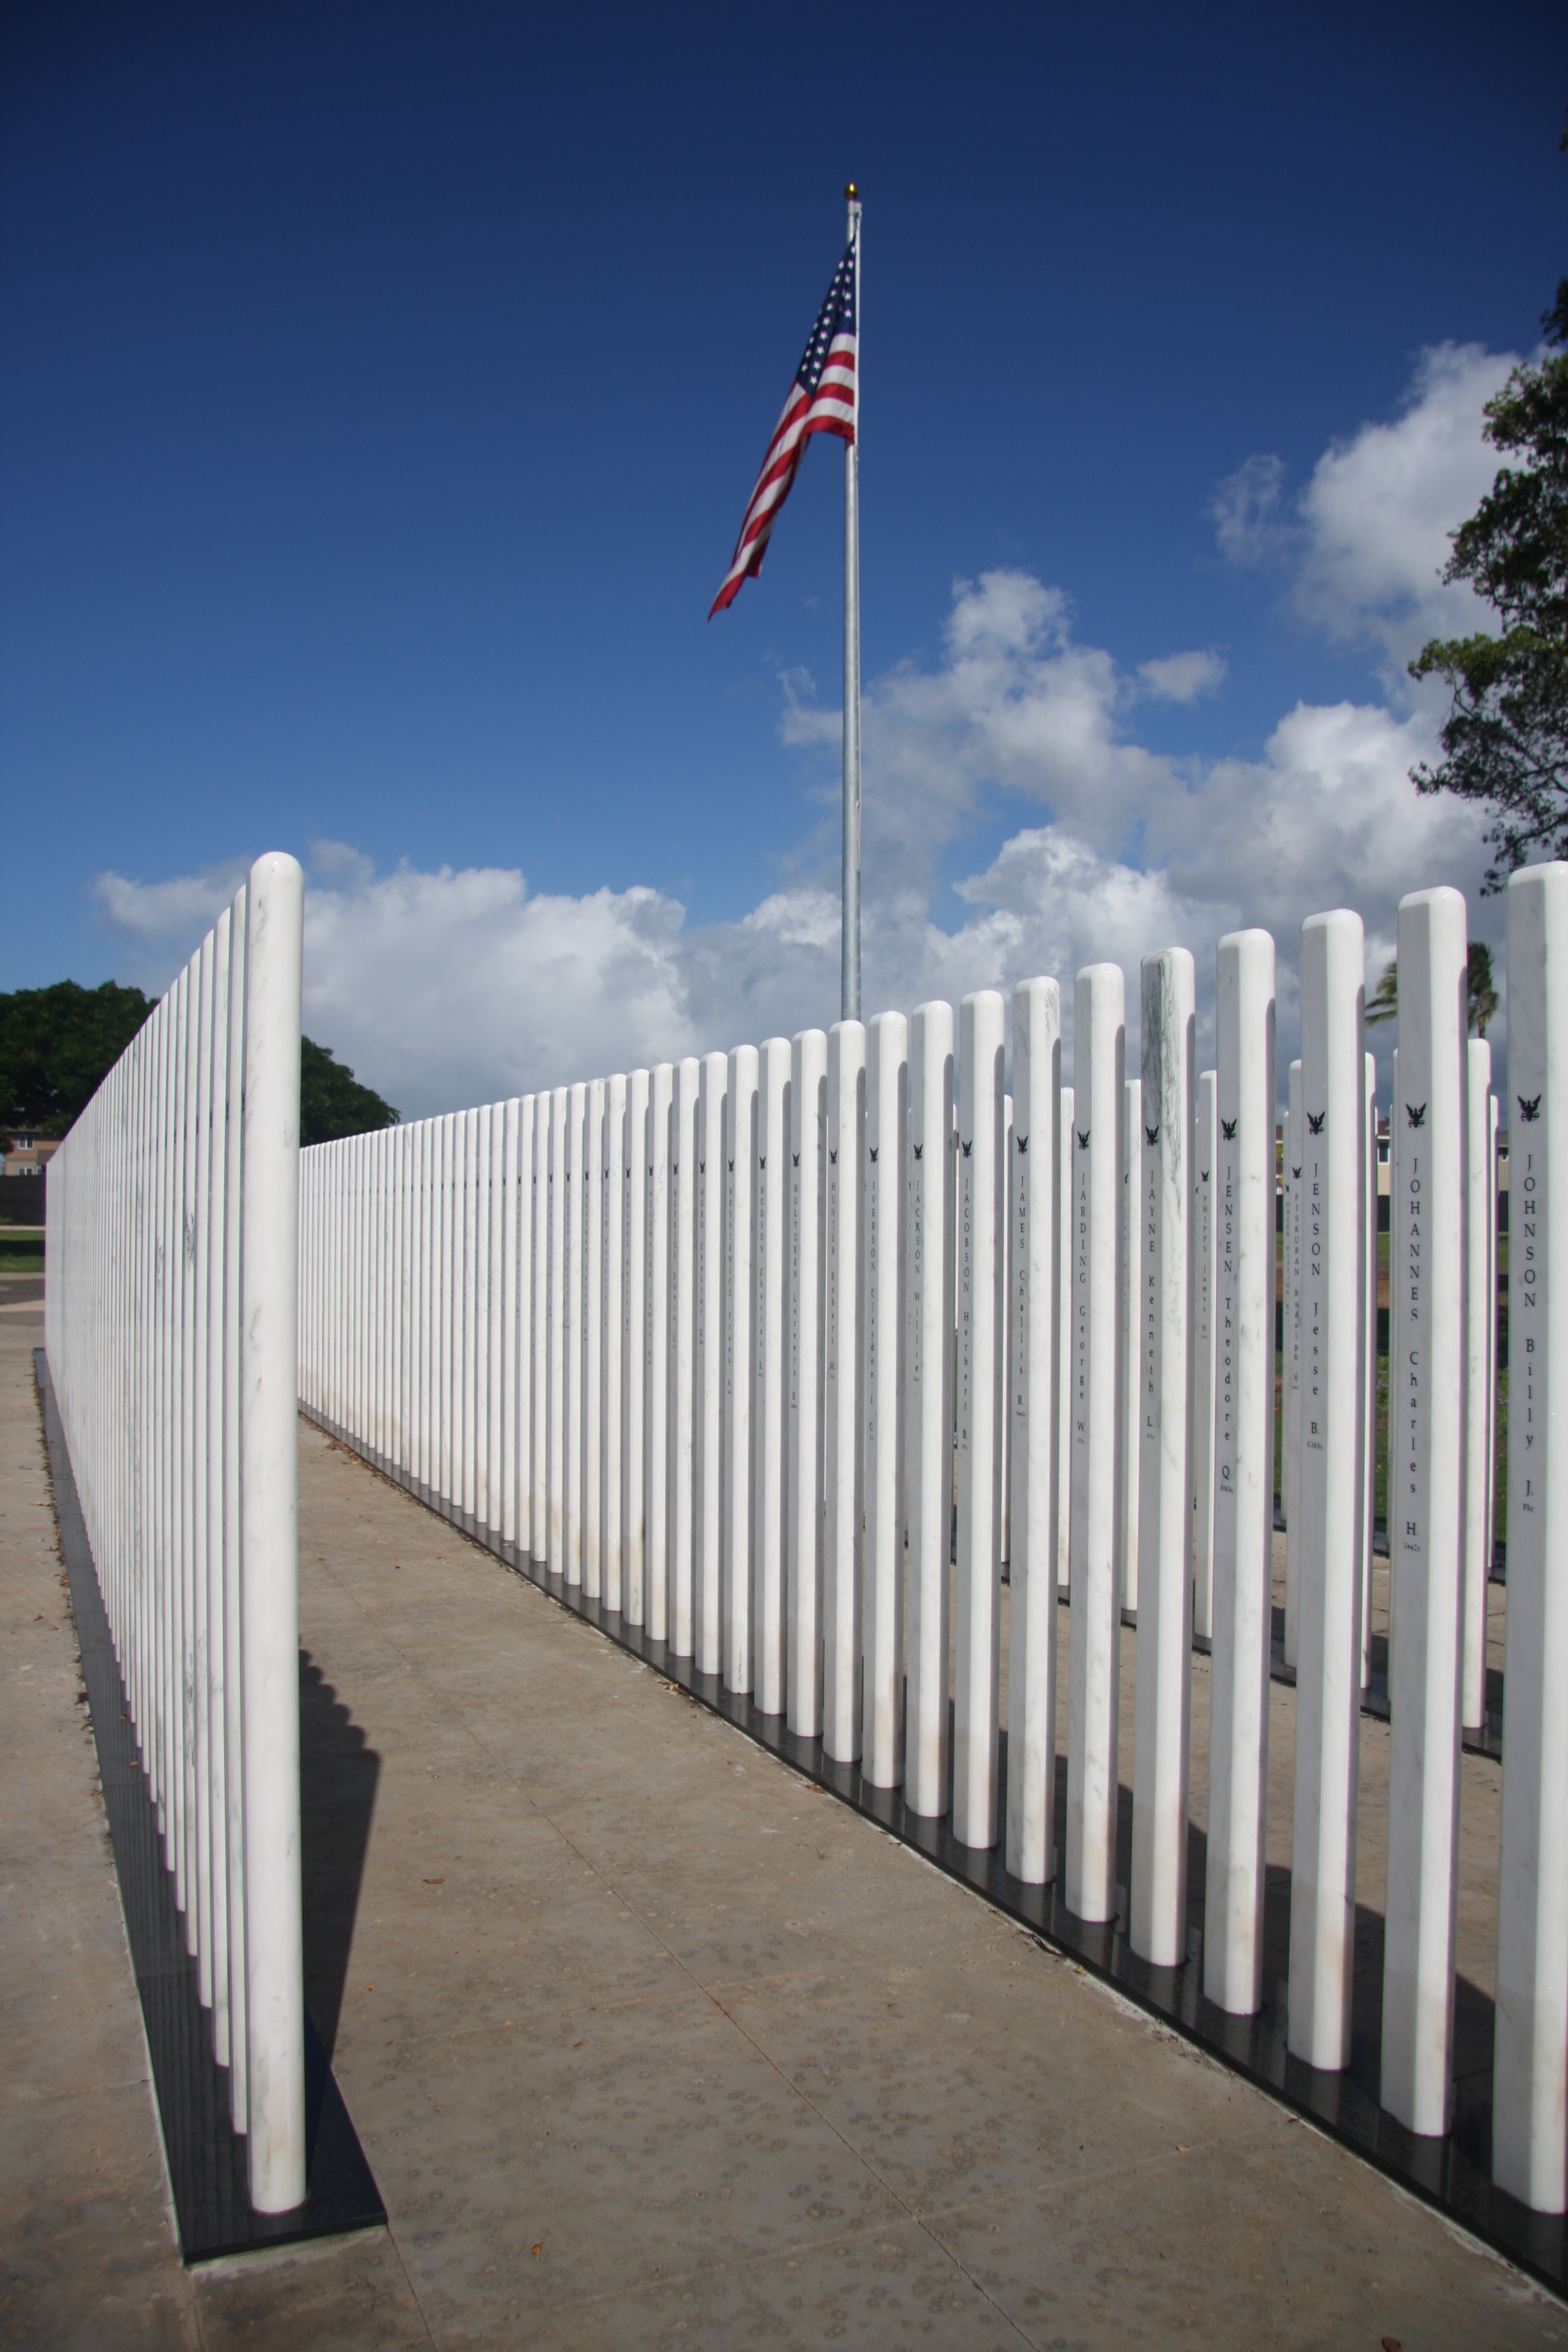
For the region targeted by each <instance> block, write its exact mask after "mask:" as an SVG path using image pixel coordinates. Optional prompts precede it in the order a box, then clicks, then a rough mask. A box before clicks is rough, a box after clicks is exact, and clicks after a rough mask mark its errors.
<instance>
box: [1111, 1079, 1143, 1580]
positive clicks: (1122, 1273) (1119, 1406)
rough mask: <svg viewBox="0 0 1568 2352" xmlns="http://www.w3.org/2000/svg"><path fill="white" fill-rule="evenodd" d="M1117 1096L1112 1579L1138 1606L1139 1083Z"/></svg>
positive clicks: (1128, 1083) (1130, 1084)
mask: <svg viewBox="0 0 1568 2352" xmlns="http://www.w3.org/2000/svg"><path fill="white" fill-rule="evenodd" d="M1125 1083H1126V1091H1125V1094H1124V1096H1123V1100H1122V1116H1121V1137H1122V1145H1121V1150H1122V1159H1121V1245H1120V1249H1119V1252H1118V1259H1117V1265H1118V1284H1119V1287H1118V1291H1117V1298H1118V1301H1119V1328H1118V1349H1119V1353H1118V1358H1117V1364H1118V1370H1117V1391H1116V1465H1117V1467H1116V1477H1117V1486H1116V1580H1117V1587H1118V1590H1119V1591H1120V1593H1121V1606H1122V1608H1123V1609H1126V1610H1128V1611H1130V1612H1131V1613H1132V1614H1133V1615H1136V1614H1137V1610H1138V1457H1139V1454H1140V1451H1141V1449H1140V1446H1139V1444H1138V1296H1137V1294H1138V1215H1137V1193H1138V1183H1139V1156H1138V1154H1139V1141H1140V1138H1141V1136H1142V1127H1141V1126H1140V1124H1139V1121H1140V1119H1141V1118H1142V1110H1141V1108H1140V1101H1141V1097H1142V1084H1141V1082H1140V1080H1138V1079H1137V1078H1129V1079H1127V1080H1126V1082H1125Z"/></svg>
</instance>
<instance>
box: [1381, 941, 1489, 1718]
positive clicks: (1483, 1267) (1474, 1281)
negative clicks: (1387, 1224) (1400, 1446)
mask: <svg viewBox="0 0 1568 2352" xmlns="http://www.w3.org/2000/svg"><path fill="white" fill-rule="evenodd" d="M1467 955H1468V947H1467ZM1467 998H1468V982H1467ZM1491 1088H1492V1049H1491V1047H1490V1046H1489V1045H1488V1044H1487V1041H1486V1039H1485V1038H1484V1037H1471V1038H1470V1039H1469V1040H1468V1045H1467V1048H1466V1058H1465V1543H1464V1569H1463V1577H1462V1582H1463V1592H1464V1599H1463V1603H1462V1612H1461V1632H1460V1658H1461V1663H1460V1669H1459V1720H1460V1722H1461V1723H1462V1724H1463V1725H1464V1727H1465V1728H1466V1730H1467V1731H1471V1730H1473V1731H1479V1729H1480V1727H1481V1725H1482V1723H1483V1722H1484V1720H1485V1717H1486V1685H1487V1674H1486V1667H1487V1578H1488V1575H1489V1572H1490V1569H1491V1558H1490V1549H1489V1543H1488V1537H1489V1533H1490V1524H1489V1523H1490V1511H1489V1491H1488V1490H1489V1480H1488V1476H1487V1447H1488V1444H1489V1442H1490V1438H1491V1395H1490V1389H1489V1374H1490V1370H1491V1349H1490V1348H1489V1345H1488V1328H1487V1327H1488V1324H1489V1320H1490V1316H1491V1309H1490V1305H1489V1298H1490V1293H1489V1288H1488V1284H1489V1277H1490V1274H1491V1257H1492V1218H1493V1214H1494V1203H1493V1199H1492V1195H1491V1132H1492V1090H1491ZM1393 1516H1394V1515H1393V1513H1392V1511H1391V1512H1390V1513H1389V1517H1390V1519H1391V1520H1392V1518H1393ZM1389 1549H1390V1551H1392V1549H1393V1541H1392V1537H1391V1538H1390V1545H1389Z"/></svg>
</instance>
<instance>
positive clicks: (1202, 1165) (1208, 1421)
mask: <svg viewBox="0 0 1568 2352" xmlns="http://www.w3.org/2000/svg"><path fill="white" fill-rule="evenodd" d="M1216 1085H1217V1080H1216V1077H1215V1072H1214V1071H1213V1070H1205V1071H1203V1072H1201V1073H1200V1075H1199V1077H1198V1085H1197V1109H1196V1112H1195V1114H1194V1122H1193V1152H1192V1167H1191V1170H1190V1181H1189V1185H1188V1191H1189V1192H1190V1195H1191V1200H1192V1208H1191V1212H1190V1213H1191V1216H1192V1220H1193V1307H1192V1315H1193V1400H1192V1414H1193V1442H1192V1457H1193V1632H1194V1633H1196V1634H1201V1635H1202V1637H1203V1639H1204V1640H1205V1642H1207V1641H1211V1640H1212V1638H1213V1634H1214V1408H1215V1213H1214V1171H1215V1151H1216V1150H1217V1148H1218V1141H1219V1120H1218V1118H1217V1117H1216V1115H1215V1087H1216Z"/></svg>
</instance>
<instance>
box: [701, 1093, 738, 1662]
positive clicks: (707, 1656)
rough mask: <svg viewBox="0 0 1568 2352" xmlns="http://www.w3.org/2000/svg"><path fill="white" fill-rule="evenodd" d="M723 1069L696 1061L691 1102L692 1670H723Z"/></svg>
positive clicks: (724, 1095)
mask: <svg viewBox="0 0 1568 2352" xmlns="http://www.w3.org/2000/svg"><path fill="white" fill-rule="evenodd" d="M729 1076H730V1066H729V1062H728V1059H727V1057H726V1056H725V1055H722V1054H706V1055H704V1056H703V1058H702V1072H701V1080H700V1086H699V1089H698V1099H697V1338H696V1350H695V1355H696V1361H695V1366H694V1375H693V1407H692V1423H693V1429H692V1444H693V1449H694V1454H695V1460H694V1463H693V1467H692V1484H693V1507H692V1520H693V1525H692V1588H693V1590H692V1620H693V1622H692V1644H693V1654H694V1656H695V1658H696V1660H697V1666H698V1671H699V1673H700V1674H704V1675H716V1674H718V1672H719V1671H720V1669H721V1665H722V1664H723V1608H722V1595H723V1549H724V1546H723V1535H724V1347H725V1319H726V1318H725V1298H724V1266H725V1239H726V1236H725V1224H724V1204H725V1199H726V1189H727V1188H726V1181H725V1177H726V1171H725V1167H724V1142H725V1111H726V1108H727V1105H726V1094H727V1089H728V1086H729Z"/></svg>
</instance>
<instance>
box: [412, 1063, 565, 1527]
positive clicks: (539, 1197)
mask: <svg viewBox="0 0 1568 2352" xmlns="http://www.w3.org/2000/svg"><path fill="white" fill-rule="evenodd" d="M554 1100H555V1097H554V1096H553V1095H552V1094H547V1093H544V1092H541V1093H539V1094H536V1095H535V1096H534V1097H533V1166H532V1168H531V1171H530V1178H529V1181H530V1184H531V1197H530V1201H529V1215H530V1222H531V1226H532V1233H531V1250H532V1256H533V1302H532V1307H533V1311H532V1339H533V1380H532V1391H533V1395H532V1404H531V1414H532V1424H533V1425H532V1429H531V1433H530V1440H529V1450H530V1453H531V1457H532V1465H533V1466H532V1474H531V1475H532V1493H531V1509H530V1514H529V1533H528V1549H529V1558H530V1559H531V1562H532V1563H533V1565H534V1566H535V1567H538V1568H542V1567H543V1566H544V1564H545V1562H546V1560H547V1559H549V1556H550V1361H551V1358H550V1241H551V1231H550V1228H551V1218H550V1197H551V1183H550V1149H551V1129H552V1126H553V1124H554V1117H553V1108H554ZM426 1183H427V1185H428V1187H429V1192H430V1199H429V1202H428V1204H427V1207H426V1218H427V1220H428V1246H429V1251H430V1265H429V1272H428V1281H429V1286H430V1301H429V1312H428V1319H427V1323H426V1328H427V1330H428V1332H429V1335H430V1342H431V1344H432V1345H433V1344H434V1341H435V1336H436V1332H437V1325H438V1316H439V1299H438V1296H437V1292H438V1284H439V1273H438V1268H439V1263H440V1243H441V1236H440V1203H439V1199H438V1189H439V1183H440V1156H439V1151H438V1150H437V1145H436V1142H435V1139H434V1138H432V1141H431V1148H430V1155H429V1160H428V1163H427V1170H426ZM429 1412H430V1432H429V1435H430V1461H429V1466H428V1468H427V1469H426V1474H425V1475H426V1482H427V1483H428V1484H430V1485H434V1484H435V1468H436V1463H435V1439H436V1423H437V1419H438V1417H439V1412H440V1405H439V1400H438V1398H437V1396H436V1395H435V1394H434V1393H432V1395H431V1397H430V1399H429Z"/></svg>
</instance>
